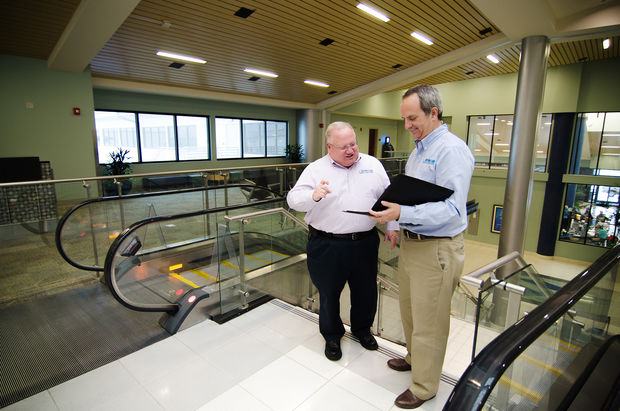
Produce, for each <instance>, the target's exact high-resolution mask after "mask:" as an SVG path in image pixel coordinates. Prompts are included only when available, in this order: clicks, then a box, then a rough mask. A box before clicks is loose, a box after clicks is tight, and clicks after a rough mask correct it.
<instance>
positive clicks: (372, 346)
mask: <svg viewBox="0 0 620 411" xmlns="http://www.w3.org/2000/svg"><path fill="white" fill-rule="evenodd" d="M357 338H359V340H360V344H362V347H364V348H366V349H367V350H376V349H378V348H379V344H377V340H375V337H373V336H372V334H367V335H362V336H361V337H357Z"/></svg>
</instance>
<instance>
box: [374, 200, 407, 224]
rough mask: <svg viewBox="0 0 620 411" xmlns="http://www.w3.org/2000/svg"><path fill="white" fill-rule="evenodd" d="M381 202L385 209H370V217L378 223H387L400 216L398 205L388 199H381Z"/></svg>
mask: <svg viewBox="0 0 620 411" xmlns="http://www.w3.org/2000/svg"><path fill="white" fill-rule="evenodd" d="M381 204H382V205H383V206H384V207H387V209H386V210H383V211H373V210H370V218H372V219H373V220H375V221H376V222H378V223H387V222H388V221H393V220H398V219H399V218H400V205H398V204H396V203H390V202H389V201H382V202H381Z"/></svg>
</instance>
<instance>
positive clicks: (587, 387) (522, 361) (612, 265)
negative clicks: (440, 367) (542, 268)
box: [444, 246, 620, 410]
mask: <svg viewBox="0 0 620 411" xmlns="http://www.w3.org/2000/svg"><path fill="white" fill-rule="evenodd" d="M619 262H620V247H618V246H616V247H614V248H613V249H610V250H609V251H607V252H606V253H605V254H604V255H603V256H601V257H600V258H599V259H598V260H596V261H595V262H594V263H593V264H592V265H591V266H590V267H588V268H587V269H586V270H584V271H582V272H581V273H580V274H579V275H577V276H576V277H575V278H574V279H573V280H571V281H570V282H568V283H567V284H566V285H565V286H563V287H561V288H559V289H558V290H557V291H556V292H555V293H553V294H552V295H551V296H550V297H549V298H547V299H546V300H545V301H544V302H543V303H542V304H540V305H538V306H536V307H535V308H533V309H532V310H531V311H530V312H528V313H527V314H526V315H525V316H523V317H522V318H521V319H520V320H519V321H517V322H516V323H515V324H514V325H512V326H510V327H509V328H508V329H507V330H506V331H504V332H502V333H501V334H500V335H499V336H497V337H496V338H495V339H494V340H493V341H491V342H490V343H489V344H488V345H487V346H486V347H485V348H484V349H483V350H482V351H481V352H480V353H479V354H478V355H477V356H476V357H475V359H474V360H473V361H472V363H471V364H470V365H469V367H468V368H467V370H466V371H465V373H464V374H463V375H462V377H461V379H460V380H459V382H458V383H457V384H456V386H455V388H454V390H453V391H452V394H451V395H450V397H449V400H448V401H447V403H446V404H445V406H444V410H583V409H593V410H594V409H596V410H618V409H619V408H620V368H619V367H618V364H619V363H620V335H619V333H620V318H619V316H618V313H617V310H618V308H617V307H618V306H619V303H620V301H619V300H620V292H619V291H620V285H619V284H620V276H619V275H618V267H619V265H618V263H619ZM533 278H535V279H536V280H535V281H538V280H539V278H537V277H533Z"/></svg>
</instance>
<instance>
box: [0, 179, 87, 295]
mask: <svg viewBox="0 0 620 411" xmlns="http://www.w3.org/2000/svg"><path fill="white" fill-rule="evenodd" d="M87 198H88V197H87V192H86V190H85V189H84V188H83V187H82V184H81V183H79V182H64V183H51V184H50V183H39V184H23V183H21V184H8V183H7V184H1V185H0V264H1V266H2V275H0V305H2V304H9V303H14V302H19V301H22V300H25V299H29V298H32V297H34V296H40V295H46V294H50V293H55V292H58V291H62V290H65V289H67V288H71V287H74V286H75V285H77V284H84V283H87V282H92V281H96V276H94V275H93V273H89V272H84V271H81V270H78V269H76V268H75V267H72V266H70V265H68V264H67V263H66V262H65V261H64V260H63V259H62V257H61V256H60V254H59V253H58V251H57V250H56V246H55V241H54V238H55V229H56V225H57V221H58V217H59V216H60V215H62V214H63V213H64V212H65V211H66V210H67V209H70V208H71V207H72V206H74V205H75V204H77V203H79V202H82V201H84V200H86V199H87Z"/></svg>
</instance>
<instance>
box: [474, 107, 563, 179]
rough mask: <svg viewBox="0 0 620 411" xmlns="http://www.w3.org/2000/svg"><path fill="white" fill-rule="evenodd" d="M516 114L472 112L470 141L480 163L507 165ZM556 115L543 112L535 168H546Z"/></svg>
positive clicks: (539, 169) (496, 166)
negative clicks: (495, 114)
mask: <svg viewBox="0 0 620 411" xmlns="http://www.w3.org/2000/svg"><path fill="white" fill-rule="evenodd" d="M513 119H514V116H513V115H512V114H510V115H499V116H492V115H488V116H470V117H469V131H468V133H467V135H468V137H467V144H468V145H469V148H470V149H471V150H472V152H473V153H474V156H475V158H476V166H486V167H488V168H507V167H508V162H509V159H510V142H511V138H512V127H513ZM552 119H553V117H552V115H551V114H543V115H542V117H541V119H540V123H539V127H538V131H537V133H536V157H535V171H538V172H544V171H545V170H546V167H547V153H548V148H549V138H550V134H551V124H552Z"/></svg>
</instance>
